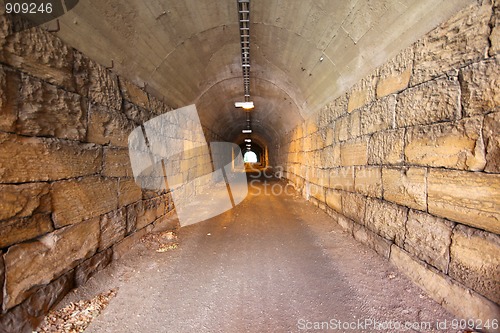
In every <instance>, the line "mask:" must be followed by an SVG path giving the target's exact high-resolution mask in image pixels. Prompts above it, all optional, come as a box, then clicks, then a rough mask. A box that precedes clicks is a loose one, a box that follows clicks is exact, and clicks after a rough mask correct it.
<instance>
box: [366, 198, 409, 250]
mask: <svg viewBox="0 0 500 333" xmlns="http://www.w3.org/2000/svg"><path fill="white" fill-rule="evenodd" d="M407 216H408V208H405V207H401V206H398V205H395V204H392V203H389V202H386V201H383V200H378V199H371V198H368V199H367V202H366V214H365V226H366V227H367V228H368V229H370V230H371V231H373V232H375V233H377V234H378V235H380V236H382V237H384V238H385V239H388V240H390V241H391V242H395V243H396V244H397V245H398V246H403V241H404V235H405V224H406V219H407Z"/></svg>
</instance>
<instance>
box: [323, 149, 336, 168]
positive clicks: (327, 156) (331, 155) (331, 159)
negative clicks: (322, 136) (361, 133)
mask: <svg viewBox="0 0 500 333" xmlns="http://www.w3.org/2000/svg"><path fill="white" fill-rule="evenodd" d="M321 166H322V167H324V168H334V167H337V166H340V145H339V144H334V145H331V146H328V147H325V148H324V149H323V150H321Z"/></svg>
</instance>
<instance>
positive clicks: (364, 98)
mask: <svg viewBox="0 0 500 333" xmlns="http://www.w3.org/2000/svg"><path fill="white" fill-rule="evenodd" d="M376 84H377V77H376V75H374V74H372V75H368V76H367V77H365V78H363V79H362V80H360V81H359V82H358V83H356V84H355V85H354V86H353V87H352V89H351V91H350V93H349V103H348V104H347V112H349V113H350V112H352V111H354V110H355V109H358V108H361V107H363V106H365V105H368V104H370V103H371V102H372V101H373V100H375V86H376Z"/></svg>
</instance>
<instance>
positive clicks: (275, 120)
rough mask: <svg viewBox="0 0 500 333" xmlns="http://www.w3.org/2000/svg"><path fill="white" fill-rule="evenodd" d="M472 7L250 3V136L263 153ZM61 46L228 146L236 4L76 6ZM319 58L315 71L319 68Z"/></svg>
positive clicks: (223, 0) (424, 0)
mask: <svg viewBox="0 0 500 333" xmlns="http://www.w3.org/2000/svg"><path fill="white" fill-rule="evenodd" d="M474 1H475V0H453V1H436V0H418V1H415V0H376V1H375V0H251V7H250V8H251V14H250V21H251V25H250V33H251V44H250V46H251V49H250V56H251V95H252V100H253V101H254V102H255V105H256V108H255V109H254V110H253V111H252V127H253V130H254V132H255V133H256V135H258V136H259V137H260V138H261V139H262V140H263V141H266V142H268V143H272V142H273V141H274V140H275V139H277V138H278V137H279V135H281V134H283V133H285V132H286V131H288V130H290V129H292V128H293V127H294V126H296V125H297V124H298V123H299V122H300V121H301V120H303V119H305V118H307V117H308V116H309V115H311V114H312V113H314V112H315V111H317V110H319V109H320V108H321V107H323V106H324V105H325V103H327V102H328V101H330V100H332V99H333V98H335V97H337V96H339V95H340V94H342V93H343V92H345V91H347V89H349V88H350V87H351V86H352V85H353V84H354V83H356V82H357V81H358V80H359V79H361V78H362V77H364V76H365V75H366V74H368V73H369V72H370V71H371V70H373V69H374V68H375V67H377V66H379V65H381V64H383V63H384V62H385V61H387V60H388V59H390V58H391V57H392V56H394V55H396V54H397V53H398V52H399V51H400V50H401V49H403V48H405V47H407V46H408V45H410V44H411V43H413V42H414V41H416V40H417V39H418V38H419V37H420V36H422V35H423V34H425V33H426V32H428V31H429V30H431V29H432V28H434V27H435V26H437V25H438V24H439V23H440V22H442V21H444V20H445V19H446V18H448V17H449V16H451V15H452V14H453V13H454V12H456V11H458V10H459V9H461V8H463V7H464V6H465V5H467V4H469V3H472V2H474ZM60 23H61V30H60V31H59V32H58V33H57V34H58V35H59V36H60V37H61V38H62V39H63V40H65V41H66V42H67V43H68V44H69V45H72V46H74V47H75V48H76V49H78V50H80V51H81V52H83V53H85V54H86V55H87V56H89V57H91V58H93V59H94V60H96V61H97V62H99V63H101V64H103V65H108V66H109V65H110V64H111V60H113V62H114V69H113V70H114V71H116V72H117V73H118V74H120V75H123V76H124V77H126V78H128V79H130V80H131V81H133V82H135V83H137V84H139V85H141V86H142V85H143V84H144V83H147V87H148V90H149V91H150V92H151V93H153V94H155V95H158V96H161V97H162V98H163V99H164V100H165V101H166V102H167V103H169V104H170V105H171V106H173V107H182V106H185V105H188V104H192V103H196V105H197V108H198V111H199V113H200V118H201V121H202V123H203V124H204V125H206V126H207V127H209V128H211V129H212V130H214V131H216V132H217V133H218V134H220V135H222V136H223V137H224V138H225V139H226V140H235V139H236V138H237V137H238V136H239V134H240V133H241V129H242V128H243V127H244V125H245V114H244V111H243V110H241V109H235V108H234V102H235V101H241V100H242V99H243V76H242V71H241V58H240V50H239V43H240V40H239V29H238V28H239V27H238V15H237V5H236V0H184V1H180V0H147V1H145V0H107V1H102V0H81V1H80V2H79V4H78V5H77V6H76V7H75V8H74V9H73V10H71V11H70V12H69V13H67V14H66V15H64V16H63V17H61V18H60ZM320 58H323V61H320Z"/></svg>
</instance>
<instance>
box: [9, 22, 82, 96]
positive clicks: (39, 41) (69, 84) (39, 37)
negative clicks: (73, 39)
mask: <svg viewBox="0 0 500 333" xmlns="http://www.w3.org/2000/svg"><path fill="white" fill-rule="evenodd" d="M1 50H2V51H1V52H0V62H2V63H4V64H8V65H10V66H12V67H14V68H17V69H20V70H21V71H23V72H27V73H30V75H33V76H35V77H38V78H41V79H43V80H44V81H46V82H49V83H52V84H55V85H58V86H63V87H65V88H66V89H68V90H69V91H74V90H75V82H74V79H73V50H72V49H71V48H69V47H67V46H66V45H65V44H64V43H63V42H62V41H61V40H60V39H59V38H57V37H56V36H55V35H54V34H51V33H48V32H45V31H43V30H42V29H39V28H34V29H26V30H22V31H20V32H17V33H12V34H10V35H9V36H7V38H6V40H5V44H4V45H3V47H2V49H1Z"/></svg>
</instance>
